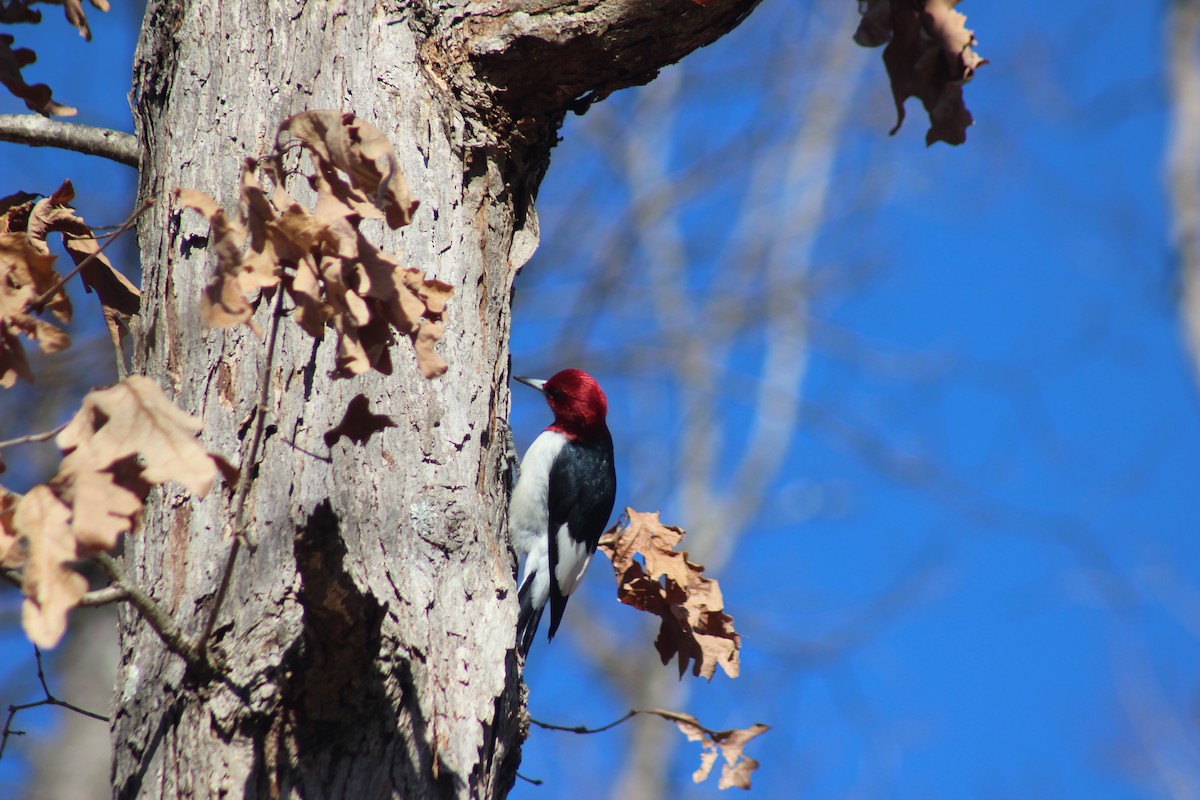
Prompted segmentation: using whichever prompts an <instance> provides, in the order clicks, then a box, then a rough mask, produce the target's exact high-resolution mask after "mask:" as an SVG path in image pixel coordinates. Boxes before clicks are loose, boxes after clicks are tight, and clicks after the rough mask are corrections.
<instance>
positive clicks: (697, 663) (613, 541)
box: [599, 508, 741, 680]
mask: <svg viewBox="0 0 1200 800" xmlns="http://www.w3.org/2000/svg"><path fill="white" fill-rule="evenodd" d="M625 520H627V523H626V524H624V525H622V522H623V521H625ZM622 522H618V523H617V524H616V525H615V526H613V527H612V529H610V530H608V531H606V532H605V534H604V536H602V537H601V538H600V545H599V547H600V549H601V550H603V551H604V554H605V555H607V556H608V557H609V559H610V560H611V561H612V563H613V571H614V572H615V573H616V577H617V599H618V600H620V601H621V602H622V603H625V604H626V605H630V606H633V607H634V608H638V609H641V610H642V611H646V612H649V613H651V614H655V615H657V616H658V617H659V619H660V620H661V624H660V626H659V630H658V638H657V639H656V640H655V642H654V646H655V648H656V649H657V650H658V654H659V656H660V657H661V658H662V663H663V664H668V663H670V661H671V659H672V658H674V657H676V656H678V658H679V676H680V677H683V674H684V673H685V672H687V669H688V665H689V663H690V664H692V674H693V675H699V676H703V677H705V678H707V679H709V680H711V679H712V677H713V675H714V674H715V673H716V668H717V667H718V666H720V667H721V669H722V670H724V672H725V674H726V675H728V676H729V677H731V678H736V677H737V676H738V671H739V668H740V667H739V665H740V661H739V656H738V651H739V649H740V648H741V635H740V634H738V633H737V632H736V631H735V630H734V629H733V618H732V617H730V616H729V615H728V614H726V613H725V611H724V608H725V601H724V599H723V597H722V596H721V588H720V586H719V585H718V584H717V582H716V581H715V580H713V579H711V578H705V577H704V576H703V573H704V567H702V566H700V565H698V564H693V563H692V562H691V561H688V559H687V553H680V552H676V551H675V549H674V548H675V546H676V545H677V544H679V542H680V540H681V539H682V538H683V535H684V531H683V529H682V528H676V527H673V526H668V525H663V524H662V522H661V521H660V520H659V516H658V514H657V513H653V514H648V513H641V512H638V511H634V510H633V509H631V508H627V509H625V518H624V519H623V520H622ZM635 556H641V557H642V560H643V561H644V565H643V563H640V562H638V561H637V560H635Z"/></svg>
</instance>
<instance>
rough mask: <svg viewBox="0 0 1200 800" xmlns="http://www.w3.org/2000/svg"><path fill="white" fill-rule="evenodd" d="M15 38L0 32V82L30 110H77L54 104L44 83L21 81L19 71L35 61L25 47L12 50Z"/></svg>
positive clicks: (57, 114)
mask: <svg viewBox="0 0 1200 800" xmlns="http://www.w3.org/2000/svg"><path fill="white" fill-rule="evenodd" d="M14 41H15V40H14V39H13V37H12V36H10V35H9V34H7V33H0V84H2V85H3V86H4V88H6V89H8V90H9V91H10V92H12V93H13V94H14V95H16V96H17V97H19V98H21V99H22V100H24V101H25V106H26V108H28V109H29V110H30V111H36V112H37V113H39V114H42V115H43V116H47V117H50V116H54V117H71V116H74V115H75V114H77V113H78V111H77V110H76V109H74V108H72V107H71V106H65V105H63V104H61V103H56V102H55V101H54V99H53V97H52V95H53V92H52V91H51V90H50V87H49V86H47V85H46V84H44V83H35V84H33V85H32V86H31V85H29V84H28V83H26V82H25V78H24V77H22V75H21V70H22V69H23V68H24V67H27V66H29V65H30V64H32V63H33V62H35V61H37V55H36V54H35V53H34V52H33V51H32V50H30V49H29V48H27V47H18V48H17V49H15V50H14V49H13V47H12V44H13V42H14Z"/></svg>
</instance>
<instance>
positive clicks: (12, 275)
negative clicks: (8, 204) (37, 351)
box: [0, 231, 71, 388]
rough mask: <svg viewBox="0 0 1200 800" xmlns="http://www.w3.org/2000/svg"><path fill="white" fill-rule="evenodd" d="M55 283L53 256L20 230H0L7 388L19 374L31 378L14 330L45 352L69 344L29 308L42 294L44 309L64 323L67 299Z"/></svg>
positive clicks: (0, 334) (0, 365) (3, 380)
mask: <svg viewBox="0 0 1200 800" xmlns="http://www.w3.org/2000/svg"><path fill="white" fill-rule="evenodd" d="M58 284H59V275H58V273H57V272H55V270H54V256H52V255H48V254H46V253H43V252H42V251H41V250H40V249H39V248H38V247H37V246H36V245H35V244H34V243H33V242H32V241H30V239H29V238H28V236H27V235H26V233H25V232H24V231H12V232H8V233H0V386H2V387H5V388H8V387H11V386H12V385H13V384H15V383H16V381H17V379H18V378H23V379H25V380H26V381H29V382H33V371H32V370H31V369H30V367H29V361H28V359H27V358H26V357H25V349H24V346H23V345H22V344H21V339H20V336H19V335H18V334H20V335H24V336H26V337H28V338H30V339H33V340H35V341H37V342H38V345H39V346H40V347H41V349H42V351H43V352H47V353H53V352H58V351H59V350H62V349H63V348H65V347H67V346H68V345H69V344H70V341H71V340H70V337H68V336H67V334H66V333H65V332H63V331H62V330H61V329H60V328H58V327H56V326H55V325H53V324H51V323H50V322H47V321H45V320H41V319H38V318H36V317H33V316H32V315H30V314H29V313H28V307H29V305H30V304H31V303H32V302H33V301H34V300H36V299H37V298H39V297H42V296H46V297H47V301H46V303H45V308H48V309H49V310H50V312H51V313H52V314H53V315H54V316H55V317H57V318H58V319H60V320H63V321H64V322H65V321H68V320H70V318H71V301H70V300H68V299H67V295H66V292H65V291H64V290H63V289H62V287H61V286H58ZM56 286H58V288H55V287H56Z"/></svg>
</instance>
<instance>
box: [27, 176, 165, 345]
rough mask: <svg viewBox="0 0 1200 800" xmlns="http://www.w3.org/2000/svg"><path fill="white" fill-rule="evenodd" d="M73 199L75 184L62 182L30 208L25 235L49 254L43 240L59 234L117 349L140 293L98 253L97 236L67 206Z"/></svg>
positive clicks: (133, 312)
mask: <svg viewBox="0 0 1200 800" xmlns="http://www.w3.org/2000/svg"><path fill="white" fill-rule="evenodd" d="M74 199H75V187H74V185H73V184H72V183H71V181H69V180H68V181H63V184H62V186H60V187H58V189H57V190H55V192H54V194H52V195H51V196H50V197H47V198H45V199H43V200H39V201H38V202H37V203H36V204H35V205H34V206H33V209H32V211H31V212H30V215H29V223H28V227H27V229H26V235H27V236H28V237H29V241H30V243H31V244H32V245H33V246H34V247H36V248H37V249H39V250H41V251H42V252H43V253H46V254H48V253H49V252H50V246H49V243H48V242H47V241H46V237H47V236H49V235H50V234H51V233H58V234H61V236H62V241H63V246H64V247H65V248H66V250H67V253H68V255H70V256H71V260H72V261H74V262H75V265H76V266H78V267H79V268H80V269H79V276H80V278H81V279H82V281H83V288H84V289H85V290H87V292H88V293H89V294H91V293H92V292H95V293H96V296H97V297H98V298H99V299H100V306H101V308H102V309H103V311H104V318H105V321H106V322H107V324H108V332H109V336H111V337H112V340H113V344H114V345H116V346H117V347H118V348H120V347H121V339H122V336H123V334H124V332H125V331H127V330H128V324H127V323H128V320H129V318H130V317H131V316H133V315H134V314H137V313H138V312H139V311H140V310H141V303H142V293H141V292H140V291H139V290H138V288H137V287H136V286H134V285H133V284H132V283H130V282H129V280H128V279H127V278H126V277H125V276H124V275H122V274H121V273H120V272H118V271H117V269H116V268H115V267H114V266H113V265H112V262H111V261H109V260H108V257H107V256H105V255H104V254H103V253H101V252H100V245H99V243H98V242H97V241H96V235H95V234H94V233H92V229H91V228H90V227H88V225H87V223H86V222H84V221H83V219H82V218H80V217H78V216H76V214H75V209H73V208H71V206H70V202H71V201H72V200H74ZM63 296H64V298H65V296H66V295H65V294H64V295H63Z"/></svg>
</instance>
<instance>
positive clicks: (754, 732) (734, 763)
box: [645, 708, 770, 789]
mask: <svg viewBox="0 0 1200 800" xmlns="http://www.w3.org/2000/svg"><path fill="white" fill-rule="evenodd" d="M645 713H647V714H656V715H657V716H660V717H662V718H663V719H668V720H670V721H671V722H674V723H675V724H676V725H677V726H679V730H681V731H683V735H684V736H686V737H687V738H688V740H689V741H693V742H702V743H703V744H704V751H703V752H702V753H701V754H700V766H699V767H698V768H697V769H696V771H695V772H693V773H692V781H693V782H694V783H700V782H701V781H703V780H704V779H705V778H707V777H708V775H709V773H710V772H712V768H713V764H715V763H716V762H717V756H718V754H719V755H721V756H723V757H724V759H725V763H724V764H722V765H721V780H720V781H719V782H718V783H717V788H718V789H729V788H737V789H749V788H750V773H752V772H754V770H756V769H758V762H757V761H755V760H754V759H753V758H750V757H749V756H746V755H745V754H743V753H742V750H743V748H745V746H746V744H747V742H749V741H750V740H751V739H753V738H755V737H756V736H759V735H761V734H763V733H766V732H767V731H768V730H770V726H767V725H763V724H762V723H761V722H756V723H754V724H753V725H751V726H750V727H749V728H738V729H735V730H731V731H714V730H711V729H709V728H706V727H704V726H703V725H701V724H700V721H699V720H698V719H696V718H695V717H693V716H692V715H691V714H680V713H679V712H676V711H664V710H663V709H658V708H655V709H650V710H648V711H646V712H645Z"/></svg>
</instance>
